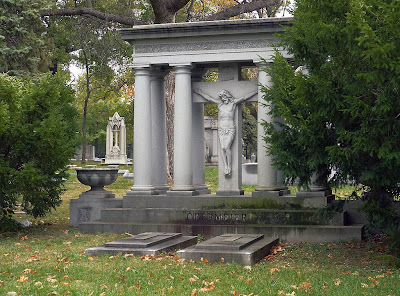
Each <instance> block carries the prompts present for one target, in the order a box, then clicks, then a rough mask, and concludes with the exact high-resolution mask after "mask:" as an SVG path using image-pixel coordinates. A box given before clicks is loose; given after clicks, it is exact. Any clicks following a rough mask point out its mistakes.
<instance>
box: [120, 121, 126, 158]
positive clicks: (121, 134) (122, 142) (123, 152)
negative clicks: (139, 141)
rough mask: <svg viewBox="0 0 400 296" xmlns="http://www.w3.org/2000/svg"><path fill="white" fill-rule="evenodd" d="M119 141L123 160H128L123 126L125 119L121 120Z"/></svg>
mask: <svg viewBox="0 0 400 296" xmlns="http://www.w3.org/2000/svg"><path fill="white" fill-rule="evenodd" d="M120 142H121V146H119V148H120V149H121V150H120V151H121V156H123V157H124V160H125V162H127V161H128V160H127V159H126V158H127V157H126V126H125V119H123V120H122V121H121V128H120Z"/></svg>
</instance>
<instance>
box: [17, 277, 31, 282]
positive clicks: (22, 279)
mask: <svg viewBox="0 0 400 296" xmlns="http://www.w3.org/2000/svg"><path fill="white" fill-rule="evenodd" d="M28 279H29V277H27V276H25V275H21V276H20V277H19V279H18V280H17V282H18V283H23V282H26V281H27V280H28Z"/></svg>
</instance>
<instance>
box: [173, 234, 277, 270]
mask: <svg viewBox="0 0 400 296" xmlns="http://www.w3.org/2000/svg"><path fill="white" fill-rule="evenodd" d="M278 242H279V239H278V238H271V237H264V235H263V234H224V235H220V236H217V237H214V238H212V239H209V240H207V241H205V242H202V243H200V244H197V245H195V246H192V247H189V248H187V249H185V250H181V251H178V252H177V256H178V257H180V258H184V259H192V260H195V261H200V260H202V259H203V260H204V259H207V260H208V261H209V262H225V263H230V262H236V263H239V264H244V265H253V264H255V263H256V262H257V261H258V260H260V259H262V258H264V257H265V256H267V255H268V254H269V251H270V250H271V247H272V246H274V245H276V244H277V243H278Z"/></svg>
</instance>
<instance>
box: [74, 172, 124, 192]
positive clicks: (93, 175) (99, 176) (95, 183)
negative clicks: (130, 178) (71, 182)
mask: <svg viewBox="0 0 400 296" xmlns="http://www.w3.org/2000/svg"><path fill="white" fill-rule="evenodd" d="M76 174H77V175H76V176H77V178H78V180H79V182H81V183H82V184H84V185H88V186H90V187H91V188H90V190H88V191H86V192H83V193H82V194H81V195H80V196H79V198H115V195H114V194H113V193H112V192H111V191H108V190H105V189H104V186H107V185H110V184H112V183H114V182H115V180H117V178H118V169H117V168H76Z"/></svg>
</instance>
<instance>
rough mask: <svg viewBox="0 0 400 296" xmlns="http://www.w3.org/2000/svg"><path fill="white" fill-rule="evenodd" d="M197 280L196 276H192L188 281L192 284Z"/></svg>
mask: <svg viewBox="0 0 400 296" xmlns="http://www.w3.org/2000/svg"><path fill="white" fill-rule="evenodd" d="M198 280H199V278H198V277H197V276H196V275H193V276H192V277H191V278H190V279H189V283H194V282H196V281H198Z"/></svg>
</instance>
